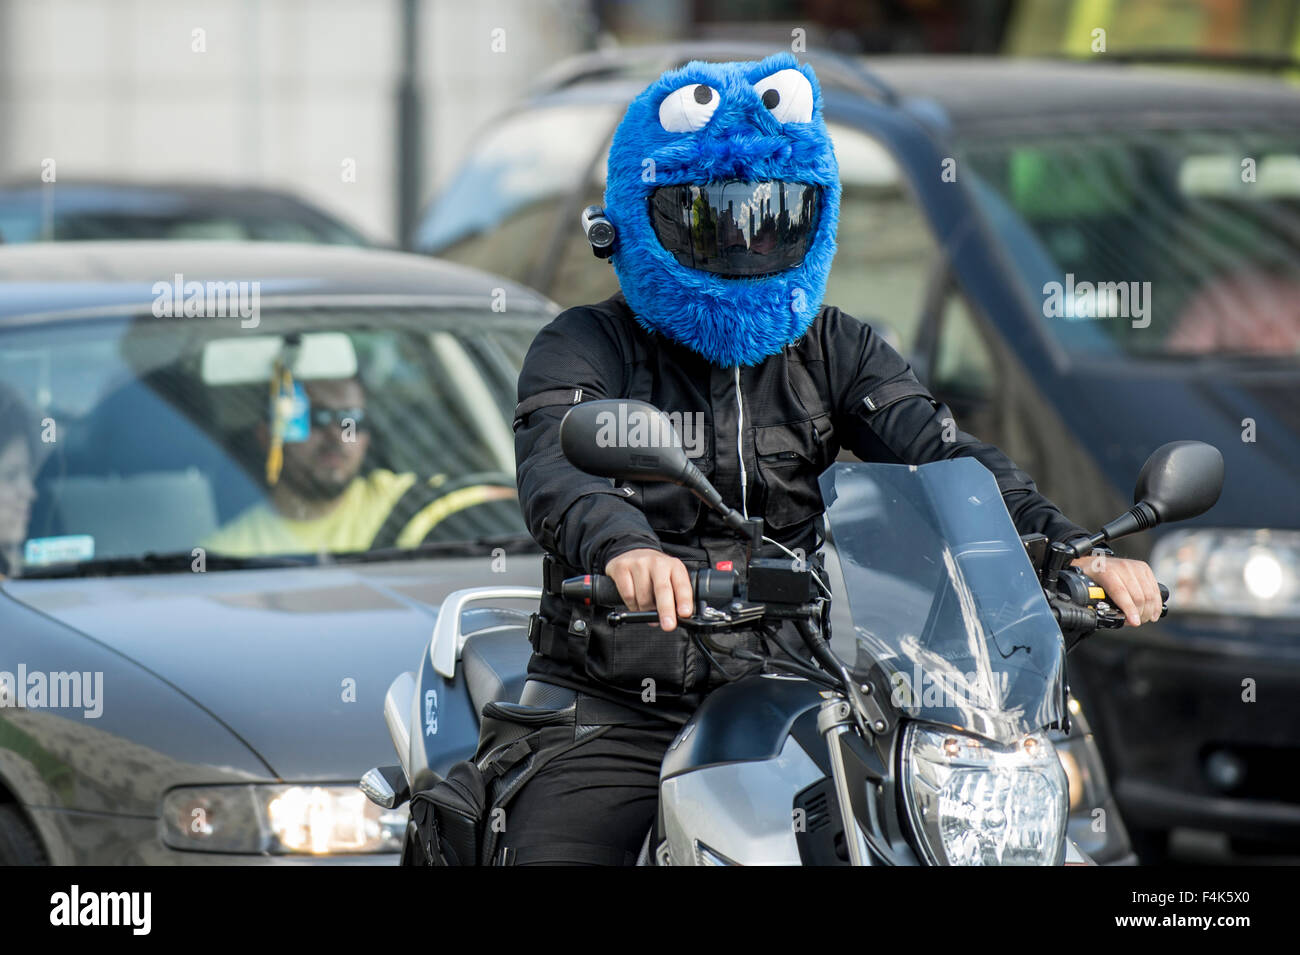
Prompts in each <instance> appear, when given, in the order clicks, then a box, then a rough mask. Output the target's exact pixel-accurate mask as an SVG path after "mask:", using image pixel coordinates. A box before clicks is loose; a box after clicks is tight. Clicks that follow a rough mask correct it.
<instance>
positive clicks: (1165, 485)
mask: <svg viewBox="0 0 1300 955" xmlns="http://www.w3.org/2000/svg"><path fill="white" fill-rule="evenodd" d="M1222 490H1223V455H1222V454H1220V453H1219V449H1218V448H1216V447H1214V446H1213V445H1210V444H1206V443H1205V442H1203V441H1171V442H1169V444H1166V445H1162V446H1161V447H1159V448H1156V450H1155V451H1154V452H1152V454H1151V457H1149V458H1147V463H1146V464H1144V465H1142V472H1141V473H1140V474H1139V475H1138V479H1137V488H1136V489H1135V490H1134V491H1133V503H1134V504H1142V503H1145V504H1148V505H1150V507H1151V509H1152V510H1153V511H1155V513H1156V517H1157V518H1159V519H1160V522H1161V523H1162V524H1163V523H1167V522H1169V521H1182V520H1186V519H1187V518H1189V517H1195V516H1196V515H1198V514H1204V513H1205V512H1206V511H1208V510H1209V509H1210V508H1211V507H1213V506H1214V502H1215V501H1217V500H1218V499H1219V492H1220V491H1222Z"/></svg>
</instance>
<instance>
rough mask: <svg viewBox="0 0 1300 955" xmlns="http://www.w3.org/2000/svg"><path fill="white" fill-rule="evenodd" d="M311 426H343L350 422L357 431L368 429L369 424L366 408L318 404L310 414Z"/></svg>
mask: <svg viewBox="0 0 1300 955" xmlns="http://www.w3.org/2000/svg"><path fill="white" fill-rule="evenodd" d="M309 417H310V418H311V426H312V427H313V428H329V427H336V428H340V429H341V428H343V427H345V426H346V425H347V423H348V422H351V423H352V427H353V428H354V429H355V430H357V431H366V430H368V429H369V427H370V426H369V425H368V424H367V423H366V409H365V408H322V407H320V406H317V407H315V408H312V409H311V412H310V414H309Z"/></svg>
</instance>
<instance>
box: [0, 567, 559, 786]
mask: <svg viewBox="0 0 1300 955" xmlns="http://www.w3.org/2000/svg"><path fill="white" fill-rule="evenodd" d="M539 560H540V558H538V557H535V556H532V555H517V556H511V557H510V558H509V564H508V572H506V573H492V574H490V576H489V573H488V568H487V566H486V564H484V565H483V566H479V565H478V561H477V560H464V559H459V560H435V561H418V562H414V561H412V562H406V561H402V562H394V563H386V564H368V565H361V566H351V567H337V566H335V567H320V568H292V569H271V570H265V569H264V570H249V571H221V572H215V571H213V572H208V573H204V574H188V573H187V574H166V575H149V576H138V577H96V578H76V579H59V580H30V581H23V580H9V581H6V582H5V583H4V585H3V586H4V589H5V591H6V592H7V593H8V594H9V595H10V596H12V597H14V598H15V599H17V600H19V601H22V602H23V603H26V604H28V605H29V606H31V607H33V608H35V609H37V610H39V611H41V612H43V613H45V614H47V615H48V616H50V617H53V618H55V619H57V620H58V621H60V622H61V623H63V624H65V625H67V626H69V627H72V628H74V629H76V630H78V631H80V632H81V633H83V634H85V635H86V636H88V637H90V638H92V639H94V640H97V641H99V642H101V643H103V644H105V645H107V646H109V647H111V648H113V649H114V650H116V651H117V652H119V653H121V654H123V655H125V656H127V657H129V658H130V659H132V660H133V661H135V662H136V663H138V664H140V665H141V666H143V667H145V668H146V669H148V670H150V671H152V672H153V673H154V674H156V675H157V676H158V677H160V678H161V679H163V680H166V681H167V682H168V683H171V684H172V685H174V686H175V687H176V688H177V689H179V690H180V691H181V692H183V693H185V694H186V695H188V696H189V697H190V698H191V699H192V700H194V701H195V702H196V703H197V704H198V705H200V706H202V707H204V708H205V709H207V710H208V711H209V712H211V713H212V714H213V715H214V716H215V717H216V718H217V719H219V720H221V721H222V722H223V723H224V724H225V725H226V726H228V727H229V728H230V729H231V731H232V732H234V733H235V734H236V735H237V736H238V737H239V738H240V739H241V740H243V741H244V742H245V743H246V744H247V745H248V746H249V747H250V748H251V749H252V750H254V751H255V752H256V753H257V754H258V755H259V756H260V757H261V758H262V759H263V761H264V762H266V764H267V765H268V766H270V767H271V769H272V771H273V772H274V773H275V774H276V775H277V776H278V777H279V778H281V779H285V780H291V781H307V780H317V781H330V780H338V781H352V780H356V779H358V778H359V777H360V776H361V774H362V773H364V772H365V771H366V770H367V769H369V768H370V767H371V766H374V765H376V764H381V763H387V762H393V761H394V756H395V754H394V752H393V746H392V742H391V741H390V739H389V737H388V732H387V729H386V727H385V725H384V719H383V701H384V694H385V692H386V691H387V689H388V686H389V684H390V683H391V682H392V681H393V678H394V677H396V676H397V675H398V674H399V673H401V672H402V671H403V670H414V669H417V668H418V666H419V664H420V662H421V655H422V653H423V652H424V650H425V648H426V646H427V644H428V641H429V637H430V635H431V633H432V629H433V623H434V620H435V619H436V617H437V609H438V605H439V604H440V603H441V601H442V600H443V598H444V597H446V595H447V594H449V593H451V592H452V591H454V590H459V589H462V588H465V587H474V586H483V585H485V584H488V583H490V584H492V585H501V584H508V585H524V586H535V585H536V584H537V582H538V581H539V580H540V576H541V575H540V573H539V567H538V563H539ZM521 606H522V605H521ZM110 690H111V688H107V687H106V695H107V694H108V693H109V692H110ZM109 699H111V697H109ZM160 717H161V714H160Z"/></svg>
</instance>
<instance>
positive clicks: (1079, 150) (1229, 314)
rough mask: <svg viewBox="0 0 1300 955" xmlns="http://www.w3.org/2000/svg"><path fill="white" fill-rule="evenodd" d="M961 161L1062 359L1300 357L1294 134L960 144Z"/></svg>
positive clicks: (1135, 135)
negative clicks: (1064, 355)
mask: <svg viewBox="0 0 1300 955" xmlns="http://www.w3.org/2000/svg"><path fill="white" fill-rule="evenodd" d="M1288 127H1289V128H1288ZM963 154H964V156H965V161H966V167H965V168H967V169H968V170H970V171H972V172H973V174H974V175H973V176H972V182H973V185H974V188H975V192H976V194H977V195H978V197H979V201H980V202H981V204H982V205H983V208H984V211H985V213H986V215H987V217H988V219H989V221H990V222H991V224H992V226H993V228H994V229H995V231H996V232H997V233H998V234H999V236H1000V238H1001V239H1002V243H1003V245H1004V248H1005V250H1006V251H1007V253H1008V257H1009V259H1010V260H1011V262H1012V263H1013V265H1014V267H1015V269H1016V271H1017V273H1018V275H1019V277H1020V279H1021V280H1022V282H1023V284H1024V286H1025V290H1026V292H1027V294H1028V295H1029V296H1030V298H1031V299H1032V300H1033V301H1034V303H1035V306H1037V305H1038V304H1039V303H1041V305H1042V314H1043V324H1044V327H1045V328H1046V329H1047V330H1048V332H1049V334H1050V335H1051V336H1052V337H1053V338H1055V339H1056V340H1057V341H1058V342H1059V343H1060V344H1061V345H1063V346H1064V347H1065V349H1066V351H1067V352H1068V353H1070V354H1076V355H1077V354H1092V355H1114V354H1127V355H1131V356H1135V357H1142V358H1166V359H1178V358H1185V357H1204V356H1233V357H1251V358H1259V357H1268V358H1274V359H1276V358H1291V359H1294V358H1295V357H1296V356H1297V355H1300V134H1298V133H1296V132H1295V130H1294V127H1293V124H1284V123H1282V122H1280V121H1279V122H1277V123H1275V124H1272V125H1269V124H1260V125H1258V126H1243V127H1242V128H1237V129H1231V130H1226V129H1203V130H1194V129H1174V128H1159V129H1146V130H1133V131H1119V130H1098V131H1093V132H1089V133H1088V134H1087V135H1086V136H1081V135H1079V134H1078V133H1077V132H1070V133H1061V132H1058V133H1057V134H1055V135H1051V136H1048V135H1042V136H1035V137H1015V138H1003V137H999V138H980V139H978V140H976V139H974V138H970V139H968V140H967V142H966V143H965V145H964V147H963Z"/></svg>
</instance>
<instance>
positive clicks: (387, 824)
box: [162, 784, 406, 855]
mask: <svg viewBox="0 0 1300 955" xmlns="http://www.w3.org/2000/svg"><path fill="white" fill-rule="evenodd" d="M162 832H163V842H164V843H165V844H167V845H169V846H171V847H172V848H174V849H189V850H193V851H199V852H241V853H264V852H265V853H273V854H293V853H304V854H309V855H323V854H329V853H358V852H397V851H399V850H400V849H401V847H402V840H403V838H404V836H405V832H406V815H405V813H404V812H400V811H394V810H388V809H381V808H380V807H379V806H376V805H375V804H374V803H372V802H371V801H370V800H368V799H367V798H366V797H365V796H364V795H363V794H362V792H361V790H360V789H358V788H357V786H356V784H353V785H350V786H347V785H339V786H328V785H327V786H280V785H277V786H183V787H181V788H179V789H173V790H171V791H170V792H168V793H167V794H166V795H165V796H164V797H163V802H162Z"/></svg>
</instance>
